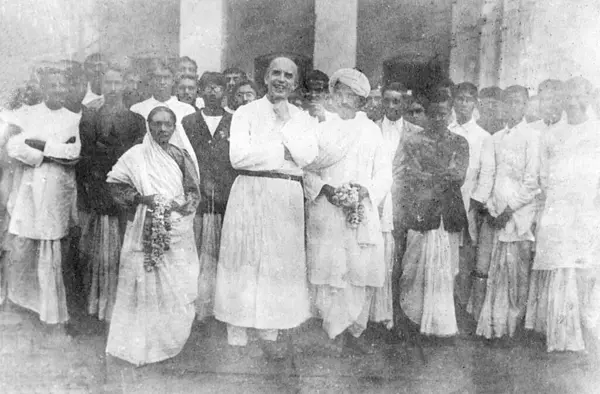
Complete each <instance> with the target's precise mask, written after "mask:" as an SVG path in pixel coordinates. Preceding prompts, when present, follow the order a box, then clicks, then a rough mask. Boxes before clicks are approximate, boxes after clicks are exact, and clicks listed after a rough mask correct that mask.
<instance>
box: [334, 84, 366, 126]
mask: <svg viewBox="0 0 600 394" xmlns="http://www.w3.org/2000/svg"><path fill="white" fill-rule="evenodd" d="M332 99H333V104H334V106H335V108H336V112H337V113H338V115H339V116H340V118H342V119H353V118H354V116H356V112H357V111H358V106H359V102H360V98H359V96H358V95H357V94H356V93H354V91H353V90H352V89H351V88H350V87H349V86H348V85H344V84H342V83H338V84H337V85H336V86H335V89H334V90H333V95H332Z"/></svg>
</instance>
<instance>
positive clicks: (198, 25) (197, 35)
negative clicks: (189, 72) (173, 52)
mask: <svg viewBox="0 0 600 394" xmlns="http://www.w3.org/2000/svg"><path fill="white" fill-rule="evenodd" d="M225 6H226V4H225V0H181V14H180V28H179V55H180V56H189V57H191V58H192V59H194V60H195V61H196V62H197V63H198V73H199V74H202V73H203V72H204V71H221V70H222V69H223V67H224V64H223V62H224V56H223V54H224V45H225V40H224V37H225Z"/></svg>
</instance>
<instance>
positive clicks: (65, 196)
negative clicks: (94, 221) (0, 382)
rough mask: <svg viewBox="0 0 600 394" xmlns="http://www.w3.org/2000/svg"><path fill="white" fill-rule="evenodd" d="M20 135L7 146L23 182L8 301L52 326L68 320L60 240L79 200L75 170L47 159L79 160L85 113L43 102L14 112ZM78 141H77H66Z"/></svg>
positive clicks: (14, 208)
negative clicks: (32, 142) (38, 143)
mask: <svg viewBox="0 0 600 394" xmlns="http://www.w3.org/2000/svg"><path fill="white" fill-rule="evenodd" d="M15 115H17V116H15V117H14V118H13V119H11V121H14V122H15V123H17V124H18V126H20V127H21V128H22V130H23V131H22V132H21V133H19V134H17V135H15V136H13V137H11V138H10V139H9V140H8V142H7V144H6V151H7V154H8V156H9V157H11V158H12V159H14V160H16V161H18V162H20V168H21V171H22V172H21V179H20V182H18V183H14V180H13V185H14V187H15V188H14V189H13V190H12V192H11V196H10V198H9V207H8V211H9V212H10V215H11V216H10V224H9V233H10V234H12V236H11V239H10V241H9V242H7V244H8V254H7V259H8V263H7V266H8V267H9V269H8V298H9V299H10V300H11V301H13V302H15V303H16V304H17V305H20V306H22V307H24V308H27V309H31V310H33V311H35V312H37V313H39V315H40V320H41V321H43V322H46V323H49V324H57V323H64V322H66V321H67V320H68V318H69V316H68V312H67V304H66V295H65V286H64V283H63V279H62V257H63V256H62V248H61V239H62V238H64V237H65V236H67V235H68V231H69V227H70V225H71V224H72V218H73V217H74V215H75V200H76V197H77V193H76V185H75V172H74V169H73V167H67V166H63V165H60V164H57V163H54V162H44V158H46V157H52V158H57V159H75V158H77V157H78V156H79V153H80V150H81V144H80V141H79V120H80V117H81V115H80V114H74V113H72V112H70V111H69V110H67V109H65V108H62V109H59V110H56V111H52V110H50V109H49V108H48V107H47V106H46V105H45V104H44V103H42V104H39V105H37V106H33V107H31V108H28V109H27V110H26V111H24V112H23V113H20V115H23V116H18V115H19V114H15ZM72 137H74V138H75V143H72V144H71V143H69V144H67V143H66V142H67V140H69V139H70V138H72ZM26 139H39V140H42V141H45V142H46V146H45V149H44V151H43V152H42V151H39V150H37V149H33V148H31V147H30V146H28V145H27V144H26V143H25V140H26Z"/></svg>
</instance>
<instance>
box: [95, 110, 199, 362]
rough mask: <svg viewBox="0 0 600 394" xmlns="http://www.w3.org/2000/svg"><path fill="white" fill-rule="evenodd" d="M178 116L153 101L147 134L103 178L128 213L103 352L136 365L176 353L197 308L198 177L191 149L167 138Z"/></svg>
mask: <svg viewBox="0 0 600 394" xmlns="http://www.w3.org/2000/svg"><path fill="white" fill-rule="evenodd" d="M175 122H176V117H175V114H174V113H173V111H171V110H170V109H168V108H166V107H157V108H155V109H153V110H152V111H151V112H150V114H149V115H148V128H149V133H148V134H146V136H145V137H144V142H143V143H142V144H140V145H136V146H134V147H133V148H131V149H130V150H129V151H127V152H126V153H125V154H124V155H123V156H122V157H121V158H120V159H119V161H118V162H117V164H115V166H114V167H113V169H112V171H111V172H110V173H109V174H108V179H107V182H108V183H109V184H110V185H109V186H110V190H111V194H113V197H114V198H115V201H116V202H117V203H118V204H120V205H121V206H122V207H123V208H125V209H128V210H129V211H130V212H131V213H132V215H130V218H129V221H128V223H127V229H126V231H125V238H124V242H123V250H122V251H121V261H120V271H119V283H118V288H117V300H116V304H115V308H114V311H113V316H112V321H111V326H110V331H109V335H108V343H107V347H106V352H107V353H108V354H110V355H111V356H114V357H118V358H120V359H123V360H126V361H129V362H131V363H133V364H136V365H142V364H148V363H154V362H158V361H162V360H165V359H167V358H171V357H174V356H176V355H177V354H178V353H179V352H180V351H181V349H182V348H183V346H184V345H185V342H186V341H187V339H188V337H189V335H190V330H191V326H192V322H193V320H194V314H195V311H194V300H195V298H196V293H197V278H198V273H199V265H198V254H197V250H196V243H195V241H194V232H193V220H194V213H195V210H196V207H197V205H198V200H199V198H198V196H199V192H198V178H197V175H196V171H195V168H194V164H193V161H192V159H191V158H190V157H189V155H188V154H187V153H186V152H185V151H183V150H181V149H179V148H177V147H175V146H173V145H171V144H169V139H170V138H171V136H172V135H173V132H174V131H175ZM134 212H135V213H134Z"/></svg>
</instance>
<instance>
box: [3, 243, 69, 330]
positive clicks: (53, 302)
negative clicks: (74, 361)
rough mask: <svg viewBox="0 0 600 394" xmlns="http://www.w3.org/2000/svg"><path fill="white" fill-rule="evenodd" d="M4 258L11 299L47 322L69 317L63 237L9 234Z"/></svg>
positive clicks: (58, 322) (57, 322) (59, 321)
mask: <svg viewBox="0 0 600 394" xmlns="http://www.w3.org/2000/svg"><path fill="white" fill-rule="evenodd" d="M8 237H9V240H8V241H7V245H8V246H7V247H8V251H7V253H6V254H5V256H4V258H3V263H4V265H5V270H6V273H7V284H8V299H9V300H10V301H12V302H14V303H15V304H17V305H19V306H21V307H23V308H26V309H29V310H31V311H34V312H36V313H38V314H39V316H40V320H41V321H42V322H44V323H47V324H62V323H65V322H67V321H68V320H69V313H68V311H67V298H66V292H65V284H64V282H63V273H62V256H63V251H62V248H63V245H61V243H62V242H61V240H54V241H48V240H34V239H29V238H24V237H18V236H14V235H9V236H8Z"/></svg>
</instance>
